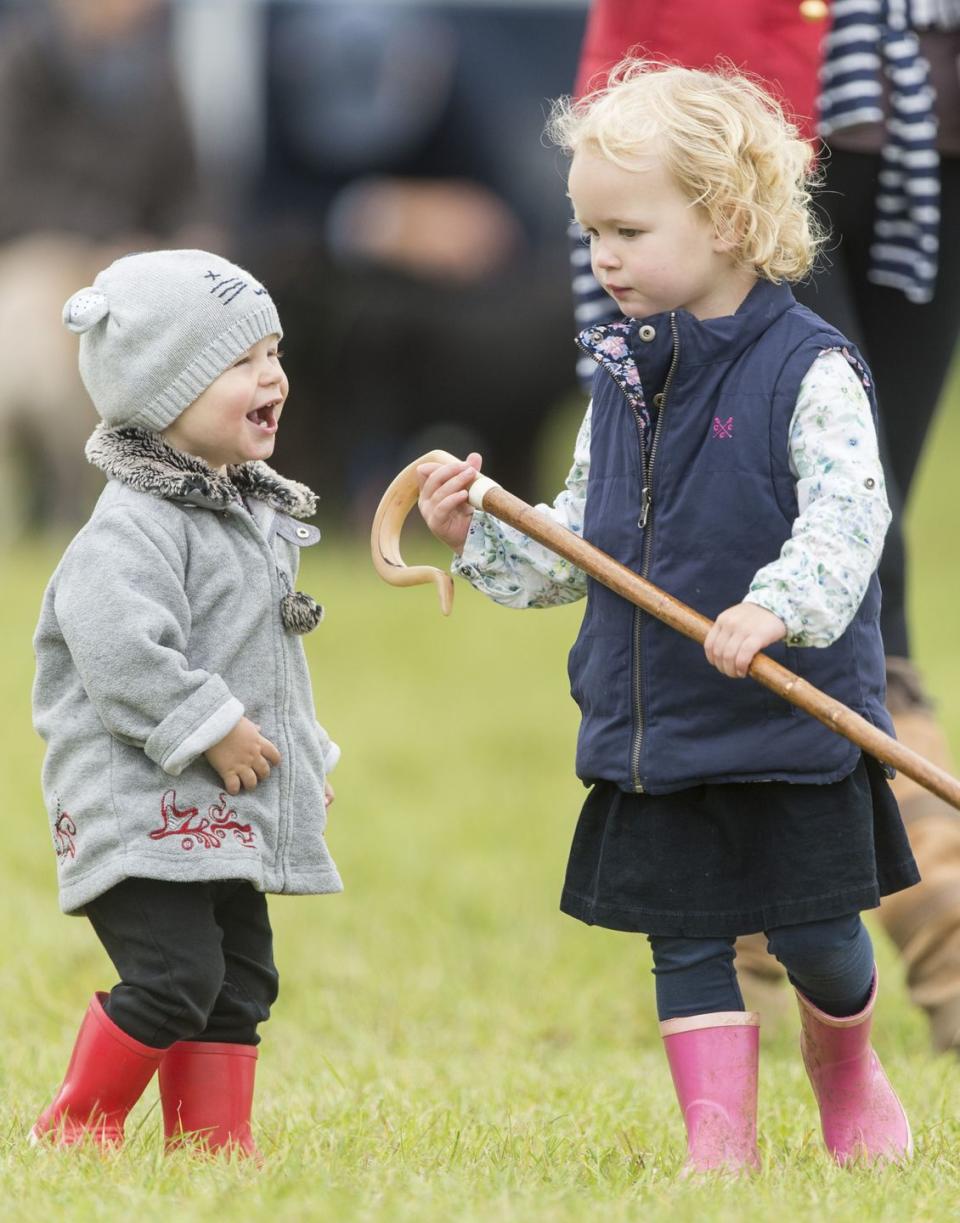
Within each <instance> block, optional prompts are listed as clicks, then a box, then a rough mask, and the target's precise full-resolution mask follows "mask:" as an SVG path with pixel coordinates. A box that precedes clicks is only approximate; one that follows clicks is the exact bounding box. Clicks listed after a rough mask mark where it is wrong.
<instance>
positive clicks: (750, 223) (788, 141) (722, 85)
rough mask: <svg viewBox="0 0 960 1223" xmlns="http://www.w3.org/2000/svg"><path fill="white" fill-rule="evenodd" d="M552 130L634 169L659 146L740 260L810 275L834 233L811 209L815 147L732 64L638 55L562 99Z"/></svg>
mask: <svg viewBox="0 0 960 1223" xmlns="http://www.w3.org/2000/svg"><path fill="white" fill-rule="evenodd" d="M547 135H548V137H549V138H550V139H551V140H552V141H553V142H554V143H555V144H557V145H559V146H560V147H561V148H562V149H564V150H565V151H566V152H567V153H570V154H574V153H575V152H576V151H577V149H579V148H581V147H584V146H586V147H587V148H588V149H590V150H592V151H596V152H599V153H600V155H601V156H603V157H605V158H607V159H608V160H609V161H611V162H613V163H615V164H616V165H618V166H620V167H622V168H623V169H625V170H633V169H636V168H637V165H638V158H639V157H640V156H641V155H643V154H649V153H650V152H655V153H657V154H659V156H660V157H662V159H663V163H664V165H665V167H666V168H667V169H668V170H669V171H670V173H671V174H672V175H673V177H674V179H675V180H676V182H677V183H678V185H679V186H680V189H681V190H682V191H683V193H684V194H685V195H686V196H687V197H688V199H689V200H690V201H691V203H693V204H695V205H697V206H699V207H701V208H703V209H704V210H705V211H706V213H707V215H708V216H709V219H710V221H711V223H712V225H713V226H714V229H715V230H716V232H717V233H718V234H719V235H720V236H721V237H723V238H725V239H727V240H729V241H730V242H731V243H732V244H733V250H732V253H733V254H734V257H735V258H736V260H737V263H738V265H739V266H741V267H745V268H750V269H752V270H753V271H754V272H755V273H756V274H757V275H758V276H763V277H766V279H768V280H772V281H774V282H779V281H781V280H789V281H794V280H802V279H803V278H804V277H805V276H806V275H807V273H808V272H809V271H810V270H811V268H812V267H813V264H814V262H815V260H816V257H817V252H818V250H819V248H820V246H821V245H822V244H823V241H824V239H825V234H824V232H823V230H822V228H821V226H820V225H819V223H818V221H817V218H816V216H815V215H814V213H813V212H812V210H811V188H812V187H814V186H815V185H816V182H817V179H816V173H815V168H814V153H813V149H812V147H811V145H810V144H808V143H807V142H806V141H805V140H803V139H801V137H800V135H799V132H798V130H797V128H796V127H795V126H794V125H793V124H792V123H791V122H790V121H789V120H788V119H787V117H786V116H785V115H784V113H783V110H782V109H781V107H780V105H779V104H778V103H777V102H776V100H775V99H774V98H772V97H771V96H770V94H769V93H768V92H767V91H766V90H765V89H764V88H763V87H762V86H761V85H759V84H758V83H757V82H755V81H753V80H751V79H750V78H749V77H747V76H744V75H743V74H742V73H740V72H738V71H736V70H735V69H733V68H732V67H728V66H726V65H722V64H721V65H718V67H717V68H716V69H714V70H711V71H701V70H697V69H693V68H680V67H677V66H676V65H673V64H669V63H664V62H661V61H657V60H649V59H638V58H634V57H629V58H627V59H624V60H621V62H620V63H619V64H617V65H616V67H615V68H613V69H612V70H611V72H610V74H609V76H608V78H607V82H606V84H605V85H604V86H603V87H602V88H600V89H597V90H595V91H594V92H592V93H590V94H588V95H587V96H586V97H584V98H581V99H579V100H575V99H573V98H568V97H565V98H560V99H559V100H558V101H556V102H555V103H554V104H553V107H552V109H551V113H550V118H549V121H548V124H547Z"/></svg>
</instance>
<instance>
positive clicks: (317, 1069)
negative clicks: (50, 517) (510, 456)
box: [0, 394, 960, 1223]
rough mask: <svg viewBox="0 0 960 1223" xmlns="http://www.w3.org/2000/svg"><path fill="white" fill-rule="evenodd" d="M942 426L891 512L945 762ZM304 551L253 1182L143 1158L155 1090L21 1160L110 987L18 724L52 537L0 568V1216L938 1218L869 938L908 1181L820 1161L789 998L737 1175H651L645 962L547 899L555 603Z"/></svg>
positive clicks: (218, 1167) (947, 497) (922, 1139)
mask: <svg viewBox="0 0 960 1223" xmlns="http://www.w3.org/2000/svg"><path fill="white" fill-rule="evenodd" d="M958 408H960V395H956V394H955V395H954V396H953V397H952V400H951V404H950V406H949V408H948V410H946V411H945V412H944V413H943V414H942V416H941V419H940V424H939V427H938V430H937V433H936V436H935V437H934V438H933V441H932V443H931V446H930V450H929V453H928V460H927V463H926V466H925V469H924V472H923V478H922V484H921V487H920V489H919V493H918V496H917V498H916V502H915V506H914V512H913V516H912V518H911V522H910V530H911V538H912V544H913V551H912V556H913V591H914V613H915V615H914V619H915V624H916V635H917V652H918V655H919V658H920V661H921V662H922V663H923V664H924V665H925V667H926V670H927V675H928V678H929V682H930V685H931V687H932V689H933V690H934V692H935V693H936V695H937V697H938V698H939V700H940V703H941V710H942V713H943V716H944V718H945V719H946V722H947V724H948V727H949V729H950V732H951V736H952V740H953V743H954V746H955V747H956V748H960V643H958V640H957V633H956V628H955V626H956V623H957V612H956V609H957V607H958V605H960V575H958V566H957V554H958V549H957V533H958V527H960V506H958V503H957V499H956V469H957V465H958V461H960V411H958ZM568 441H569V439H566V438H565V439H564V442H565V444H566V442H568ZM518 491H519V490H518ZM406 550H407V551H408V552H410V553H411V554H414V553H417V552H419V553H420V554H421V555H426V554H427V553H428V552H429V551H430V549H429V548H428V545H427V543H426V541H421V542H420V544H419V545H418V544H416V543H415V542H414V541H411V542H410V543H408V545H407V548H406ZM317 551H318V552H319V554H320V555H319V556H318V558H317V559H316V561H315V562H314V563H313V564H312V565H311V567H310V568H309V569H308V571H307V572H306V574H305V576H304V580H303V582H302V583H301V585H302V586H303V588H304V589H307V590H311V591H312V592H314V593H315V594H316V595H317V597H318V598H320V599H321V600H322V601H323V602H324V603H325V604H326V605H327V608H328V618H327V621H326V622H325V623H324V624H323V625H322V626H321V628H320V629H319V630H318V631H317V632H316V633H315V634H314V635H313V637H312V638H310V639H309V642H308V644H309V650H310V654H311V663H312V667H313V675H314V681H315V689H316V695H317V704H318V709H319V712H320V717H321V720H322V721H324V722H325V723H326V724H327V725H328V726H329V727H330V729H331V730H332V732H333V733H334V734H335V737H336V738H337V739H338V740H339V741H340V742H341V744H342V745H343V748H344V757H343V762H342V765H341V766H340V768H339V769H338V771H337V774H336V777H335V780H336V783H337V791H338V799H337V803H336V805H335V807H334V809H333V814H332V819H331V825H330V831H329V841H330V844H331V847H332V850H333V852H334V855H335V857H336V859H337V861H338V864H339V865H340V867H341V870H342V873H343V875H344V877H345V880H346V883H347V891H346V892H345V893H344V894H343V895H342V896H338V897H331V898H306V899H299V898H297V899H292V898H275V899H274V901H273V902H272V912H273V917H274V924H275V928H276V934H277V958H278V962H279V965H280V969H281V975H282V980H283V984H282V988H281V996H280V1001H279V1003H278V1005H277V1007H276V1009H275V1012H274V1018H273V1019H272V1020H271V1022H270V1023H269V1024H268V1025H267V1026H266V1028H265V1029H264V1041H263V1044H262V1046H261V1061H260V1076H259V1091H258V1097H257V1117H256V1119H257V1128H258V1134H259V1139H260V1143H261V1145H262V1147H263V1149H264V1151H265V1153H266V1155H267V1164H266V1167H265V1169H264V1170H263V1171H262V1172H257V1171H255V1170H254V1169H252V1168H250V1167H248V1166H237V1165H230V1164H228V1163H219V1164H215V1165H212V1166H210V1165H206V1164H199V1163H197V1162H192V1161H190V1160H189V1159H187V1158H186V1157H176V1158H172V1159H165V1158H163V1156H162V1154H161V1148H160V1142H159V1139H158V1135H159V1117H158V1108H157V1101H156V1091H155V1088H151V1089H149V1090H148V1093H147V1097H146V1098H145V1100H144V1101H143V1102H142V1103H141V1105H140V1106H139V1107H138V1109H137V1111H136V1113H135V1114H134V1116H133V1118H132V1120H131V1124H130V1125H129V1127H128V1132H129V1134H130V1136H131V1137H130V1141H129V1143H128V1145H127V1147H126V1149H125V1150H124V1151H123V1152H122V1153H121V1154H120V1155H118V1156H116V1157H113V1158H109V1159H106V1160H101V1159H99V1158H98V1157H96V1156H95V1155H92V1154H80V1155H77V1154H63V1153H60V1152H56V1151H47V1150H39V1151H38V1150H35V1149H31V1148H28V1147H27V1145H26V1142H25V1134H26V1130H27V1128H28V1126H29V1125H30V1124H31V1123H32V1121H33V1120H34V1118H35V1116H36V1114H37V1113H38V1111H39V1110H40V1109H41V1107H42V1106H43V1105H44V1103H45V1102H46V1100H47V1098H48V1096H49V1094H50V1092H51V1091H52V1090H53V1089H54V1087H55V1086H56V1084H57V1083H58V1082H59V1079H60V1077H61V1075H62V1072H63V1069H64V1066H65V1062H66V1058H67V1055H68V1053H69V1049H70V1045H71V1042H72V1038H73V1035H74V1031H75V1028H76V1025H77V1022H78V1020H79V1018H80V1015H81V1013H82V1011H83V1008H84V1006H85V1004H86V1001H87V999H88V997H89V995H90V994H91V993H92V991H93V990H94V989H96V988H104V987H109V985H110V984H111V982H112V970H111V968H110V966H109V964H108V962H107V960H106V958H105V956H104V954H103V952H102V951H101V950H100V948H99V945H98V944H97V942H96V940H95V939H94V937H93V935H92V933H91V931H90V930H89V929H88V927H87V925H86V923H85V922H83V921H82V920H74V919H68V918H65V917H62V916H61V915H60V914H59V912H58V910H57V903H56V893H55V879H54V865H53V854H52V853H51V850H50V845H49V843H48V836H47V832H46V826H45V820H44V817H43V812H42V809H41V803H40V796H39V787H38V780H37V777H38V769H39V763H40V754H41V753H40V744H39V742H38V741H37V740H36V739H35V737H34V735H33V733H32V731H31V728H30V716H29V687H30V682H31V677H32V656H31V651H30V646H29V642H30V634H31V632H32V628H33V624H34V621H35V617H36V611H37V606H38V601H39V597H40V593H41V590H42V588H43V585H44V583H45V581H46V578H47V576H48V574H49V571H50V570H51V569H52V567H53V564H54V562H55V559H56V556H57V555H58V552H59V545H54V544H53V543H48V544H44V543H34V544H32V545H30V546H21V547H20V548H18V549H17V550H16V551H14V552H12V553H9V554H7V555H6V557H5V558H4V563H3V586H2V589H3V603H2V607H3V628H4V631H3V636H2V639H0V651H2V654H0V659H2V665H0V698H2V700H0V709H2V715H0V719H2V720H0V731H2V733H0V742H2V744H3V762H4V770H3V771H4V776H5V779H6V780H5V788H4V793H5V798H4V800H3V803H2V808H0V835H2V840H0V922H2V929H4V930H6V932H7V934H6V944H7V947H6V954H5V955H4V956H3V958H2V966H0V991H2V992H0V998H2V1003H0V1005H2V1014H3V1023H2V1040H0V1216H2V1218H3V1219H4V1220H20V1219H23V1220H26V1219H31V1220H33V1219H37V1218H41V1219H69V1220H80V1221H86V1220H101V1219H102V1220H114V1219H116V1220H121V1219H123V1220H129V1219H136V1220H138V1221H141V1223H147V1221H152V1220H160V1219H167V1218H171V1217H175V1218H181V1219H188V1220H193V1219H203V1220H205V1219H211V1220H212V1219H221V1218H227V1217H232V1218H236V1219H258V1220H259V1219H263V1220H267V1219H270V1220H278V1221H279V1220H299V1219H320V1220H333V1219H343V1220H367V1219H370V1220H373V1219H377V1220H397V1221H398V1223H399V1221H403V1220H416V1221H418V1223H419V1221H424V1223H426V1221H434V1220H437V1221H440V1220H444V1221H446V1220H455V1221H459V1220H463V1221H464V1223H470V1221H473V1220H503V1221H504V1223H506V1221H511V1223H513V1221H521V1220H537V1221H540V1220H543V1221H545V1223H546V1221H550V1223H553V1221H556V1223H561V1221H564V1223H565V1221H572V1220H591V1221H592V1220H600V1221H610V1223H614V1221H621V1220H622V1221H624V1223H625V1221H626V1220H635V1219H641V1218H642V1219H651V1220H661V1219H662V1220H668V1219H669V1220H671V1223H683V1221H685V1220H702V1219H716V1220H734V1219H736V1220H767V1219H772V1218H776V1217H778V1216H779V1217H781V1218H783V1219H790V1220H792V1219H829V1220H851V1221H852V1220H858V1221H859V1220H862V1219H869V1220H940V1219H953V1218H957V1217H960V1124H958V1111H960V1061H958V1060H957V1059H955V1058H952V1057H943V1058H939V1059H937V1058H934V1057H933V1056H932V1055H931V1054H930V1053H929V1052H928V1048H927V1039H926V1030H925V1023H924V1020H923V1017H922V1016H921V1015H920V1014H919V1013H918V1012H916V1011H915V1010H913V1009H912V1008H911V1007H910V1006H909V1005H908V1003H907V1000H906V996H905V993H904V991H903V988H902V984H901V979H900V971H899V968H898V965H897V962H896V960H895V958H894V956H893V954H892V952H891V950H890V948H889V946H888V945H887V944H886V943H885V942H884V941H883V939H882V936H878V938H877V945H878V953H879V956H880V962H881V973H882V979H883V984H884V988H883V994H882V999H881V1002H880V1006H879V1017H878V1031H877V1040H876V1043H877V1046H878V1048H879V1050H880V1053H881V1056H882V1057H883V1060H884V1062H885V1064H886V1066H887V1069H888V1071H889V1073H890V1076H891V1078H892V1079H893V1080H894V1081H895V1083H896V1084H897V1085H898V1087H899V1089H900V1091H901V1094H902V1097H903V1099H904V1102H905V1104H906V1107H907V1109H908V1111H909V1113H910V1115H911V1117H912V1120H913V1124H914V1132H915V1138H916V1148H917V1153H916V1158H915V1160H914V1162H913V1165H912V1166H911V1167H910V1168H908V1169H906V1170H900V1169H887V1170H885V1171H879V1172H873V1173H871V1172H864V1171H850V1172H843V1171H840V1170H838V1169H836V1168H835V1167H833V1166H832V1165H831V1164H830V1163H829V1162H828V1160H827V1158H826V1157H825V1155H824V1152H823V1150H822V1149H821V1146H820V1142H819V1134H818V1129H817V1123H816V1114H815V1110H814V1106H813V1102H812V1097H811V1095H810V1092H809V1089H808V1087H807V1084H806V1081H805V1078H804V1076H803V1072H802V1070H801V1066H800V1062H799V1057H798V1055H797V1052H796V1020H795V1016H794V1014H793V1012H792V1010H790V1009H789V1008H787V1009H785V1012H784V1016H783V1018H782V1019H781V1020H780V1022H779V1023H776V1022H771V1023H769V1024H768V1025H767V1027H766V1028H765V1030H764V1035H763V1058H762V1067H761V1101H760V1128H761V1135H762V1148H763V1156H764V1161H765V1170H764V1172H763V1173H762V1175H761V1176H759V1177H758V1178H757V1179H756V1180H754V1181H752V1182H750V1183H748V1184H740V1183H738V1184H729V1183H722V1182H719V1183H718V1182H714V1183H706V1184H681V1183H678V1182H677V1181H676V1179H675V1178H676V1173H677V1171H678V1168H679V1166H680V1164H681V1161H682V1127H681V1124H680V1121H679V1118H678V1115H677V1110H676V1105H675V1102H674V1099H673V1093H672V1090H671V1087H670V1082H669V1076H668V1072H667V1069H666V1064H665V1062H664V1059H663V1056H662V1052H661V1048H660V1042H659V1037H658V1033H657V1025H656V1020H655V1014H654V1008H653V996H652V979H651V978H650V976H649V971H648V970H649V960H648V955H647V951H646V944H645V942H644V941H643V940H642V939H641V938H638V937H631V936H626V935H617V934H612V933H609V932H605V931H600V930H589V929H587V928H585V927H582V926H580V925H578V924H577V923H575V922H573V921H571V920H569V919H568V918H566V917H563V916H562V915H560V914H559V912H558V910H557V899H558V895H559V887H560V881H561V878H562V872H563V867H564V862H565V858H566V852H567V848H568V844H569V837H570V833H571V830H572V827H573V823H574V820H575V818H576V814H577V812H578V809H579V804H580V802H581V800H582V793H583V792H582V790H581V788H580V786H579V784H578V783H577V782H576V780H575V778H574V777H573V776H572V753H573V739H574V732H575V712H574V709H573V707H572V704H571V703H570V701H569V698H568V696H567V690H566V681H565V671H564V665H563V664H564V656H565V651H566V648H567V646H568V645H569V643H570V641H571V639H572V637H573V634H574V632H575V630H576V624H577V619H578V614H579V613H578V610H577V609H576V608H567V609H560V610H554V611H550V612H538V613H530V614H527V615H517V614H516V613H511V612H507V611H503V610H501V609H498V608H494V607H492V606H490V605H488V604H486V603H485V602H484V601H483V600H481V599H480V598H479V597H477V596H475V595H474V594H473V593H472V592H471V591H469V590H468V589H466V588H465V587H463V588H461V589H460V590H459V591H458V595H457V605H456V608H455V611H454V614H453V616H452V618H451V619H450V620H449V621H443V620H441V618H440V616H439V613H438V611H437V610H436V607H435V601H434V596H433V593H432V591H431V590H428V589H426V588H422V589H419V590H416V591H396V590H392V589H388V588H387V587H385V586H382V585H381V584H380V583H379V582H378V580H377V579H376V578H375V576H374V575H373V572H372V569H371V568H370V565H369V562H368V559H367V555H366V552H365V550H364V548H362V547H361V546H351V545H348V544H346V543H340V544H337V543H333V544H326V545H321V548H320V549H317ZM105 614H108V609H105Z"/></svg>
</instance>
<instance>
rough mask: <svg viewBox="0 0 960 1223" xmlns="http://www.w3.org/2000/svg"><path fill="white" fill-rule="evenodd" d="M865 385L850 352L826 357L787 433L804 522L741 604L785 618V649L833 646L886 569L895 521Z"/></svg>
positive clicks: (805, 386) (803, 391)
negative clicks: (886, 545) (883, 562)
mask: <svg viewBox="0 0 960 1223" xmlns="http://www.w3.org/2000/svg"><path fill="white" fill-rule="evenodd" d="M863 376H864V374H863V371H862V367H860V366H859V364H858V363H854V362H853V359H852V358H850V357H848V356H847V354H846V352H845V351H843V350H839V349H828V350H826V351H825V352H822V353H821V354H820V356H819V357H817V359H816V360H815V361H814V363H813V364H812V365H811V366H810V369H809V370H808V371H807V374H806V376H805V377H804V379H803V382H802V383H801V385H800V392H799V394H798V396H797V405H796V410H795V411H794V414H793V419H792V420H791V423H790V469H791V471H792V472H793V475H794V476H795V478H796V480H797V501H798V504H799V508H800V513H799V516H798V517H797V519H796V521H795V522H794V524H793V530H792V532H791V535H790V538H789V539H788V540H787V541H786V543H785V544H784V545H783V548H782V549H781V551H780V556H779V558H778V559H777V560H775V561H773V562H772V563H771V564H769V565H765V566H764V567H763V568H762V569H761V570H760V571H759V572H758V573H757V574H756V575H755V576H754V579H753V581H752V582H751V584H750V592H749V594H747V596H746V598H745V600H744V601H745V602H747V603H757V604H759V606H760V607H765V608H766V609H767V610H768V611H771V612H773V613H774V615H776V616H779V617H780V619H781V620H782V621H783V622H784V624H785V625H786V626H787V644H788V645H794V646H828V645H830V644H832V642H834V641H836V640H837V638H838V637H840V636H841V634H842V633H843V632H844V630H845V629H846V628H847V626H848V625H849V624H850V622H851V620H852V619H853V617H854V615H855V614H856V611H857V608H858V607H859V606H860V603H861V601H862V600H863V597H864V595H865V594H866V591H867V585H868V583H869V581H870V577H871V575H872V574H873V571H874V570H875V569H876V567H877V564H878V563H879V560H880V553H881V551H882V549H883V539H884V535H885V534H886V531H887V527H888V526H889V524H890V517H891V515H890V507H889V505H888V504H887V496H886V491H885V486H884V480H883V469H882V468H881V466H880V458H879V454H878V449H877V435H876V429H875V428H874V424H873V416H872V413H871V410H870V401H869V399H868V398H867V395H866V393H865V391H864V389H863V384H862V378H863Z"/></svg>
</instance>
